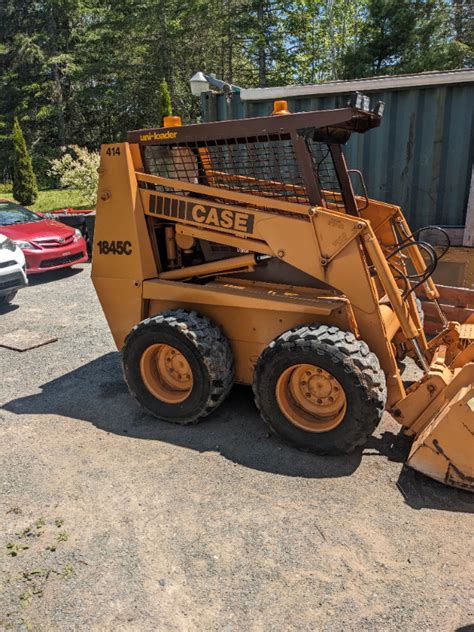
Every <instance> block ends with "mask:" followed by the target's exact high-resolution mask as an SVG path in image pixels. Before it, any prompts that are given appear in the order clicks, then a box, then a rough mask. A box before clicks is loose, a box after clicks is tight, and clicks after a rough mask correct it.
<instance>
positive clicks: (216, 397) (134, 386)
mask: <svg viewBox="0 0 474 632" xmlns="http://www.w3.org/2000/svg"><path fill="white" fill-rule="evenodd" d="M123 372H124V376H125V381H126V382H127V385H128V388H129V390H130V392H131V394H132V395H133V396H134V397H135V398H136V399H137V400H138V402H139V403H140V404H141V405H142V406H143V407H144V408H145V409H146V410H147V411H148V412H150V413H151V414H152V415H154V416H155V417H158V419H161V420H163V421H170V422H173V423H177V424H190V423H195V422H197V421H199V419H200V418H202V417H205V416H206V415H208V414H209V413H210V412H212V411H213V410H214V409H215V408H217V406H219V404H220V403H221V402H222V401H223V400H224V399H225V397H226V396H227V394H228V393H229V391H230V389H231V387H232V384H233V379H234V368H233V358H232V352H231V348H230V345H229V342H228V340H227V339H226V337H225V336H224V334H223V333H222V331H221V330H220V329H219V327H217V325H214V324H213V323H211V322H210V320H209V319H208V318H206V317H204V316H200V315H198V314H197V313H196V312H188V311H186V310H183V309H180V310H175V311H169V312H163V313H162V314H158V315H157V316H153V317H151V318H147V319H146V320H144V321H142V322H141V323H139V324H138V325H136V327H134V328H133V330H132V331H131V332H130V334H129V335H128V336H127V339H126V341H125V346H124V349H123Z"/></svg>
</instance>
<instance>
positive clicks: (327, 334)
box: [253, 325, 386, 454]
mask: <svg viewBox="0 0 474 632" xmlns="http://www.w3.org/2000/svg"><path fill="white" fill-rule="evenodd" d="M253 388H254V393H255V402H256V404H257V407H258V408H259V410H260V413H261V415H262V417H263V419H264V421H266V423H267V424H268V425H269V426H270V428H271V430H272V431H273V432H274V433H275V434H277V435H278V436H280V437H281V438H282V439H283V440H284V441H286V442H287V443H290V444H292V445H294V446H296V447H298V448H302V449H304V450H309V451H311V452H315V453H318V454H344V453H348V452H352V451H353V450H354V449H355V448H356V447H358V446H361V445H363V444H364V443H365V442H366V441H367V439H368V437H369V436H370V435H371V434H372V432H373V431H374V429H375V428H376V426H377V424H378V423H379V421H380V419H381V417H382V414H383V411H384V408H385V401H386V385H385V376H384V374H383V371H382V370H381V368H380V364H379V361H378V359H377V357H376V356H375V355H374V354H373V353H371V351H370V350H369V348H368V346H367V345H366V344H365V343H364V342H362V341H359V340H357V339H356V338H355V336H354V335H353V334H352V333H350V332H345V331H341V330H340V329H338V328H337V327H329V326H326V325H310V326H304V327H299V328H296V329H292V330H290V331H288V332H285V333H284V334H282V335H281V336H280V337H279V338H277V339H276V340H274V341H273V342H271V343H270V345H269V346H268V347H267V348H266V349H265V350H264V351H263V353H262V354H261V356H260V358H259V359H258V362H257V365H256V367H255V373H254V385H253Z"/></svg>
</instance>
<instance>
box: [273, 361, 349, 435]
mask: <svg viewBox="0 0 474 632" xmlns="http://www.w3.org/2000/svg"><path fill="white" fill-rule="evenodd" d="M275 394H276V398H277V402H278V405H279V407H280V410H281V411H282V413H283V414H284V415H285V417H286V418H287V419H288V421H291V423H292V424H293V425H295V426H297V427H298V428H302V429H303V430H307V431H309V432H328V431H329V430H333V429H334V428H336V427H337V426H338V425H339V424H340V423H341V421H342V420H343V419H344V417H345V414H346V410H347V399H346V394H345V392H344V389H343V388H342V386H341V384H340V382H339V381H338V380H337V379H336V378H335V377H334V375H332V374H331V373H329V372H328V371H325V370H324V369H322V368H320V367H318V366H315V365H314V364H294V365H293V366H290V367H288V368H287V369H285V370H284V371H283V373H282V374H281V375H280V377H279V378H278V382H277V385H276V389H275Z"/></svg>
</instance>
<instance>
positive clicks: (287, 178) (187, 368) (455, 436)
mask: <svg viewBox="0 0 474 632" xmlns="http://www.w3.org/2000/svg"><path fill="white" fill-rule="evenodd" d="M362 101H363V103H364V109H358V108H355V107H345V108H341V109H336V110H325V111H320V112H309V113H299V114H285V115H284V116H268V117H261V118H254V119H247V120H237V121H227V122H220V123H210V124H206V125H187V126H186V125H185V126H175V127H172V126H171V127H164V128H159V129H147V130H138V131H134V132H130V133H129V135H128V141H129V142H128V143H118V144H111V145H105V146H103V148H102V153H101V168H100V181H99V194H98V200H99V202H98V208H97V220H96V227H95V240H94V253H93V266H92V278H93V282H94V285H95V288H96V291H97V293H98V296H99V299H100V301H101V303H102V306H103V309H104V312H105V315H106V317H107V320H108V323H109V326H110V329H111V331H112V334H113V336H114V339H115V342H116V344H117V347H118V348H119V349H123V364H124V374H125V379H126V381H127V383H128V384H129V387H130V390H131V392H132V394H133V395H134V396H135V397H136V398H137V399H138V401H139V402H140V403H141V404H142V405H143V406H144V407H145V408H146V409H147V410H148V411H150V412H151V413H152V414H154V415H155V416H157V417H158V418H159V419H163V420H166V421H172V422H175V423H182V424H186V423H194V422H196V421H198V420H199V419H201V418H202V417H204V416H206V415H207V414H209V413H210V412H211V411H212V410H214V409H215V408H216V406H218V405H219V404H220V403H221V402H222V401H223V400H224V399H225V396H226V395H227V393H228V392H229V389H230V388H231V385H232V383H233V381H234V380H235V381H237V382H241V383H244V384H252V385H253V389H254V393H255V399H256V403H257V406H258V407H259V409H260V411H261V414H262V417H263V419H264V420H265V421H266V423H268V425H269V426H270V429H271V430H272V431H273V432H275V433H276V434H278V435H279V436H280V437H281V438H282V439H284V440H285V441H287V442H289V443H291V444H292V445H295V446H297V447H301V448H303V449H307V450H311V451H313V452H316V453H319V454H340V453H348V452H351V451H352V450H354V449H356V448H359V447H360V446H362V445H364V444H365V442H366V441H367V439H368V437H369V436H370V434H371V433H372V432H373V430H374V429H375V427H376V426H377V424H378V422H379V421H380V419H381V416H382V414H383V412H384V410H388V411H390V412H391V413H392V414H393V415H394V417H395V418H396V419H397V421H399V422H400V423H401V424H402V425H403V426H404V428H405V431H406V432H407V433H408V434H410V435H412V436H413V437H414V444H413V449H412V452H411V454H410V457H409V464H410V465H411V466H412V467H414V468H416V469H419V470H420V471H422V472H425V473H426V474H427V475H429V476H431V477H433V478H436V479H437V480H442V481H444V482H446V483H448V484H450V485H457V486H460V487H463V488H470V487H473V488H474V482H473V481H472V473H471V470H470V469H469V468H470V465H469V463H470V461H469V459H470V457H471V456H472V454H473V446H474V435H472V434H469V432H468V433H467V435H466V428H469V429H470V428H471V427H472V419H473V415H474V412H473V411H472V382H473V368H474V344H473V336H474V332H473V331H472V329H473V328H472V327H471V325H470V322H471V321H469V320H468V321H467V322H465V323H464V322H461V323H459V322H455V321H454V322H447V321H446V320H445V319H444V318H440V325H439V327H440V331H439V333H438V334H437V335H436V337H435V338H433V339H431V340H428V339H427V337H426V335H425V329H424V325H423V322H422V318H421V316H422V314H421V311H420V304H419V301H418V300H417V297H416V295H415V292H421V291H422V292H423V294H424V296H425V298H426V299H427V302H425V303H423V306H428V305H433V308H434V313H436V314H438V317H440V312H439V309H438V306H437V303H436V301H438V299H439V297H440V294H439V292H438V290H437V288H436V286H435V284H434V283H433V280H432V274H433V272H434V270H435V269H436V265H437V262H438V259H439V257H438V255H437V253H436V251H435V249H434V248H433V247H431V246H430V245H429V244H426V243H424V242H423V241H417V240H416V239H415V238H416V234H412V232H411V231H410V228H409V227H408V225H407V223H406V221H405V218H404V215H403V213H402V211H401V209H400V207H398V206H396V205H393V204H386V203H383V202H379V201H377V200H373V199H370V198H369V197H368V195H367V194H366V192H365V186H363V189H364V195H363V196H358V195H355V193H354V190H353V186H352V182H351V179H350V172H349V170H348V167H347V165H346V160H345V157H344V154H343V152H342V147H343V145H344V143H345V142H347V140H348V139H349V137H350V136H351V134H354V133H365V132H367V131H369V130H370V129H373V128H376V127H377V126H379V125H380V122H381V116H380V113H381V111H382V108H381V107H377V109H376V111H370V110H369V109H368V108H369V104H368V102H366V101H365V100H362ZM358 177H359V179H362V180H363V177H362V174H358ZM441 310H442V311H441V316H443V315H444V311H443V307H441ZM405 357H411V358H413V359H414V360H415V361H416V362H417V363H418V365H419V366H420V367H421V368H422V370H423V377H422V378H421V379H420V380H418V381H417V382H415V383H414V384H411V385H410V386H409V387H408V388H407V387H406V385H405V384H404V382H403V380H402V377H401V374H400V368H399V366H400V360H403V359H404V358H405ZM469 437H470V438H469ZM433 450H434V452H433ZM434 454H436V458H434V456H433V455H434Z"/></svg>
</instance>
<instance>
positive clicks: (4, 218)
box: [0, 202, 42, 226]
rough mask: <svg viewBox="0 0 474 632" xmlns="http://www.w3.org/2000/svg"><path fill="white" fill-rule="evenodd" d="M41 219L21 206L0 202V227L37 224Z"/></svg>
mask: <svg viewBox="0 0 474 632" xmlns="http://www.w3.org/2000/svg"><path fill="white" fill-rule="evenodd" d="M41 219H42V218H41V217H39V216H38V215H36V213H33V212H32V211H29V210H28V209H26V208H23V207H22V206H18V205H17V204H13V203H12V202H0V226H11V225H12V224H26V223H28V222H38V221H40V220H41Z"/></svg>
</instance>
